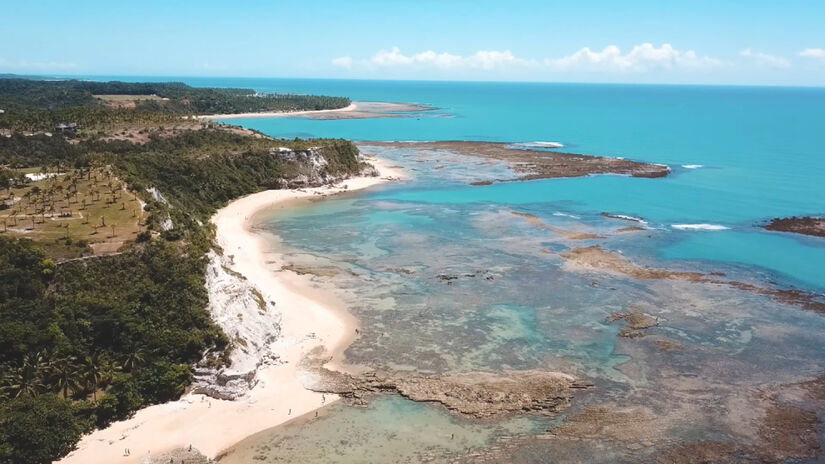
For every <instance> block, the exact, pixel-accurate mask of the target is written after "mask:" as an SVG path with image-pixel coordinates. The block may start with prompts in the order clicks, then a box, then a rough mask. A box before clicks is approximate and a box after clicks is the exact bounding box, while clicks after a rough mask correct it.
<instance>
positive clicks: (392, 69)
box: [0, 0, 825, 86]
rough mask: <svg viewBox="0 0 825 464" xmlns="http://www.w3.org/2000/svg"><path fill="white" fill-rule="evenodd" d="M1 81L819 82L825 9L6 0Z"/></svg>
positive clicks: (824, 74) (423, 1) (700, 3)
mask: <svg viewBox="0 0 825 464" xmlns="http://www.w3.org/2000/svg"><path fill="white" fill-rule="evenodd" d="M5 3H6V4H5V5H4V6H3V10H4V11H3V14H2V15H0V43H1V44H2V45H0V72H12V73H35V74H56V75H147V76H149V75H151V76H248V77H319V78H372V79H439V80H442V79H448V80H505V81H506V80H521V81H550V82H638V83H695V84H766V85H817V86H822V85H825V2H823V1H816V0H810V1H794V0H786V1H783V2H779V1H763V0H747V1H745V0H740V1H737V0H731V1H724V0H721V1H720V0H716V1H704V0H694V1H683V2H679V4H676V3H677V2H674V1H653V0H639V1H625V2H620V1H616V0H600V1H597V0H578V1H570V2H554V1H550V0H544V1H538V0H536V1H526V0H525V1H519V0H509V1H495V2H494V1H486V0H416V1H406V0H396V1H393V0H383V1H378V0H376V1H373V0H344V1H342V0H338V1H327V0H303V1H291V0H288V1H252V2H241V1H236V2H226V1H220V2H218V1H201V2H182V1H181V2H178V1H155V0H149V1H141V2H125V1H124V2H113V1H111V0H109V1H84V0H76V1H75V2H66V1H65V0H64V1H60V2H58V1H51V0H37V1H12V0H10V1H8V2H5Z"/></svg>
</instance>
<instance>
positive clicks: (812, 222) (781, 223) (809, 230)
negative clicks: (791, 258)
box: [764, 217, 825, 237]
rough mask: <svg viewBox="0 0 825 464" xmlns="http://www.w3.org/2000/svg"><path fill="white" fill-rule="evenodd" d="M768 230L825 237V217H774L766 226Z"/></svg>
mask: <svg viewBox="0 0 825 464" xmlns="http://www.w3.org/2000/svg"><path fill="white" fill-rule="evenodd" d="M764 227H765V229H767V230H775V231H778V232H792V233H794V234H803V235H811V236H814V237H825V218H817V217H790V218H776V219H772V220H771V222H769V223H768V224H767V225H765V226H764Z"/></svg>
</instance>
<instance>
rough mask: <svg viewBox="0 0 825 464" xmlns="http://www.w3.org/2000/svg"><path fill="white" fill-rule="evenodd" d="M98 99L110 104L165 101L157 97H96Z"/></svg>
mask: <svg viewBox="0 0 825 464" xmlns="http://www.w3.org/2000/svg"><path fill="white" fill-rule="evenodd" d="M94 97H95V98H97V99H100V100H104V101H110V102H128V101H137V100H158V101H160V100H163V98H161V97H159V96H157V95H95V96H94Z"/></svg>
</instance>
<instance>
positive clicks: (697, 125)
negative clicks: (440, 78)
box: [164, 78, 825, 463]
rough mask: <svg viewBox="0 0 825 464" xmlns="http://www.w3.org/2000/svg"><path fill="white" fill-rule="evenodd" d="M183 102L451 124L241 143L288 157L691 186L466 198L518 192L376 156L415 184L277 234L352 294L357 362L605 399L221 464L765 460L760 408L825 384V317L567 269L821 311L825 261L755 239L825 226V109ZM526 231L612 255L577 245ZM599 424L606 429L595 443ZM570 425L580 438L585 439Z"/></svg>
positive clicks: (282, 435) (252, 444)
mask: <svg viewBox="0 0 825 464" xmlns="http://www.w3.org/2000/svg"><path fill="white" fill-rule="evenodd" d="M164 80H168V78H164ZM182 80H184V81H185V82H187V83H189V84H192V85H197V86H220V87H225V86H226V87H228V86H231V87H251V88H254V89H256V90H258V91H261V92H290V93H310V94H327V95H341V96H347V97H350V98H351V99H353V100H368V101H393V102H411V103H423V104H428V105H432V106H434V107H436V108H438V109H437V110H435V111H432V112H425V113H421V114H420V115H416V116H415V117H410V118H384V119H361V120H308V119H301V118H277V119H234V120H231V121H227V122H230V123H232V124H238V125H242V126H245V127H249V128H252V129H257V130H259V131H262V132H264V133H266V134H269V135H271V136H275V137H285V138H292V137H336V138H346V139H352V140H359V141H446V140H466V141H496V142H528V143H529V142H558V143H561V144H563V145H564V148H563V149H561V151H568V152H572V153H582V154H591V155H601V156H610V157H623V158H626V159H632V160H639V161H646V162H651V163H661V164H666V165H668V166H670V168H671V171H672V172H671V174H670V175H669V176H668V177H666V178H660V179H642V178H632V177H624V176H614V175H602V176H590V177H583V178H575V179H545V180H535V181H528V182H503V183H495V184H493V185H489V186H471V185H469V182H470V181H472V180H476V179H486V178H506V176H507V175H508V174H512V173H510V172H509V171H508V168H507V167H506V166H502V165H500V164H495V163H493V164H491V163H485V162H482V161H480V160H478V159H474V158H460V157H455V156H452V155H450V154H448V153H441V152H429V153H419V152H417V150H416V149H414V148H394V149H387V148H367V149H365V151H367V152H369V153H371V154H375V155H378V156H381V157H386V158H389V159H391V160H392V161H393V162H394V163H396V164H398V165H401V166H404V167H405V168H406V169H407V171H408V172H409V173H410V174H411V175H412V180H410V181H406V182H401V183H393V184H387V185H384V186H381V187H379V188H377V189H375V190H371V191H368V192H363V193H359V194H355V195H349V196H344V197H340V198H334V199H330V200H326V201H323V202H318V203H314V204H313V205H311V206H307V207H303V208H300V209H294V210H290V211H289V212H287V213H281V214H278V215H273V216H271V217H267V218H266V219H265V221H264V223H263V226H265V227H267V228H269V229H270V230H272V231H273V232H274V233H276V234H277V235H278V236H279V237H280V238H281V239H282V243H281V244H280V246H281V247H282V248H283V251H284V253H285V255H286V257H287V258H288V259H289V260H290V261H291V262H292V263H294V264H296V265H300V266H302V267H304V268H307V269H312V268H319V269H320V268H323V269H325V272H324V273H323V275H322V276H321V275H319V276H318V277H316V280H317V282H318V284H319V285H327V286H330V287H334V288H336V289H338V290H337V291H338V292H339V295H340V296H341V298H342V299H343V300H344V301H345V302H346V303H347V305H348V307H349V308H350V310H351V311H352V312H353V313H354V314H355V315H356V316H357V317H358V318H359V319H360V320H361V322H362V326H363V327H364V330H363V334H362V336H361V337H360V338H359V339H358V340H356V342H355V343H354V344H353V345H352V346H351V347H350V348H349V349H348V350H347V353H346V356H347V358H348V360H349V361H350V362H353V363H357V364H363V365H366V366H369V367H372V368H377V369H386V370H393V371H415V372H420V373H428V374H430V373H431V374H441V373H454V372H471V371H501V370H526V369H548V370H558V371H562V372H566V373H570V374H573V375H576V376H578V377H581V378H584V379H587V380H589V381H592V382H594V384H595V388H594V389H592V390H590V391H587V392H585V393H583V394H581V395H578V396H577V397H576V398H575V399H574V401H573V406H572V407H571V409H570V410H569V411H567V412H565V413H564V414H563V415H562V416H559V417H544V416H523V417H518V416H517V417H508V418H506V419H503V420H500V421H494V420H486V421H474V420H469V419H467V418H462V417H457V416H455V415H452V414H450V413H449V412H447V411H445V410H444V409H443V408H441V407H439V406H433V405H428V404H419V403H414V402H412V401H409V400H405V399H403V398H399V397H381V398H378V399H376V400H375V401H373V402H371V403H370V404H369V405H367V407H365V408H357V407H352V406H347V405H345V404H340V403H339V404H336V405H334V406H331V407H329V408H327V409H326V410H325V411H324V414H323V415H322V417H320V418H319V419H317V420H306V421H303V422H296V423H290V424H287V425H286V426H283V427H279V428H277V429H274V430H271V431H266V432H263V433H261V434H259V435H257V436H255V437H251V438H249V439H248V440H246V441H244V442H242V443H241V444H239V446H238V447H237V449H236V451H235V452H234V453H233V454H230V455H229V456H227V457H226V458H225V459H226V462H229V463H232V462H250V459H256V460H258V461H260V462H342V463H344V462H346V463H355V462H359V463H360V462H445V461H449V462H483V461H481V460H479V459H482V460H483V459H485V456H486V459H488V461H486V462H496V461H497V460H506V461H512V462H556V461H558V462H582V461H587V462H616V461H617V460H630V461H634V460H637V459H638V460H641V459H647V458H650V457H651V456H654V455H656V453H660V452H663V451H665V450H666V449H667V448H668V447H669V446H675V445H677V444H683V443H698V442H702V441H714V442H724V441H728V440H734V441H737V442H744V443H751V442H754V443H756V442H757V441H758V439H759V437H760V436H761V435H759V434H760V433H761V432H758V431H755V430H756V426H755V425H753V424H754V422H753V421H754V418H753V417H752V416H751V415H749V414H748V413H747V412H746V411H745V410H748V409H749V408H752V407H753V408H755V406H752V405H754V404H759V401H766V400H764V398H762V397H760V398H761V399H760V400H756V399H754V397H755V395H757V393H758V392H769V391H772V390H771V389H773V388H777V386H778V385H787V384H790V383H793V382H802V381H805V380H809V379H811V378H814V377H817V376H819V375H821V374H822V372H823V370H825V356H823V355H825V319H824V318H823V316H822V315H820V314H817V313H816V312H813V311H807V310H803V309H801V308H800V307H799V306H798V305H794V304H789V303H787V302H785V301H781V300H777V299H776V298H771V297H770V296H769V295H765V294H758V293H755V292H753V291H747V290H743V289H742V288H741V287H740V288H737V287H735V286H729V285H720V284H701V283H695V282H691V281H685V280H680V279H671V278H644V279H639V278H634V277H631V276H628V275H626V274H622V273H617V272H600V271H596V270H586V269H585V270H583V269H581V268H579V267H576V266H575V265H574V264H571V262H569V260H568V259H566V258H565V253H566V252H569V251H570V250H572V249H575V248H577V247H587V246H599V247H601V249H602V250H606V251H609V252H614V256H620V257H621V258H622V259H626V260H628V261H629V262H632V263H635V264H637V265H639V266H644V267H650V268H656V269H670V270H676V271H682V272H701V273H705V274H707V275H711V273H713V275H724V277H725V279H729V280H732V281H736V282H744V283H748V284H750V285H753V286H757V287H760V288H763V287H764V288H767V287H776V288H782V289H798V290H800V291H805V292H812V293H819V292H822V291H823V290H825V267H823V264H822V263H825V239H821V238H814V237H806V236H801V235H793V234H785V233H778V232H769V231H766V230H764V229H762V228H761V227H760V225H762V224H764V223H765V222H766V221H768V220H770V219H771V218H774V217H786V216H795V215H825V182H823V180H825V148H823V147H824V146H825V145H823V144H822V142H821V137H820V134H821V133H822V129H823V128H825V112H823V111H822V108H825V89H822V88H773V87H770V88H769V87H711V86H656V85H594V84H540V83H458V82H404V81H353V80H295V79H217V78H214V79H207V78H187V79H182ZM510 177H512V175H510ZM513 212H517V213H526V214H531V215H534V216H535V217H537V218H538V219H539V220H540V221H542V222H543V223H544V224H547V225H549V226H550V227H553V228H555V230H568V231H583V232H587V233H591V234H593V235H597V236H599V237H600V238H599V239H593V240H585V241H577V240H571V239H569V238H568V237H565V236H564V235H563V234H559V233H556V232H553V230H554V229H548V228H547V227H535V225H534V224H530V223H529V221H525V220H524V217H523V216H518V215H514V214H513ZM604 212H607V213H610V214H612V215H626V216H632V217H636V218H641V219H643V220H644V221H645V223H646V227H647V229H646V230H645V231H644V232H642V233H617V229H618V228H620V227H622V226H628V225H634V224H636V223H628V222H626V221H621V220H617V219H613V218H608V217H605V216H604V215H602V213H604ZM329 269H333V270H334V271H333V272H329ZM443 276H453V277H455V279H452V280H450V281H445V279H444V278H443ZM623 312H636V313H644V314H647V315H649V316H651V317H652V318H653V319H654V320H655V321H656V322H655V324H654V325H653V326H652V327H648V328H646V329H644V331H642V332H638V333H636V334H635V335H633V333H632V332H631V333H630V334H628V333H626V332H625V331H624V329H625V328H626V325H625V323H624V322H622V321H621V320H619V321H617V320H615V318H613V317H611V315H615V314H621V313H623ZM763 406H764V405H763ZM594 408H595V409H594ZM766 408H768V406H764V407H763V408H762V409H765V410H767V409H766ZM593 411H602V412H601V413H599V414H602V413H603V414H605V417H610V418H611V419H610V420H606V421H602V422H601V425H600V426H599V427H595V428H594V427H590V428H588V427H584V426H582V424H587V420H588V418H591V419H592V417H593V414H594V413H593ZM756 415H757V416H758V414H756ZM605 423H606V424H608V425H605ZM565 424H577V425H579V426H580V427H579V429H577V430H579V432H578V433H577V435H576V440H572V439H569V437H567V435H565V433H563V431H564V430H567V429H565V428H564V427H565ZM610 424H613V425H614V428H611V427H610ZM591 425H592V424H591ZM548 429H550V430H557V432H554V434H553V435H552V437H554V438H553V439H547V435H546V434H545V433H544V432H545V431H547V430H548ZM538 436H543V438H542V439H538V438H537V437H538ZM763 438H764V437H763ZM496 453H498V454H496ZM468 456H469V457H468ZM473 456H474V457H473Z"/></svg>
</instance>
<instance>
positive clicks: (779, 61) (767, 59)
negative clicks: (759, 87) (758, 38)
mask: <svg viewBox="0 0 825 464" xmlns="http://www.w3.org/2000/svg"><path fill="white" fill-rule="evenodd" d="M739 55H740V56H743V57H745V58H748V59H749V60H751V61H753V62H754V63H756V64H758V65H760V66H769V67H771V68H777V69H787V68H790V67H791V62H790V61H789V60H787V59H785V58H782V57H781V56H774V55H768V54H767V53H762V52H755V51H753V50H751V49H750V48H746V49H744V50H742V51H741V52H739Z"/></svg>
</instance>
